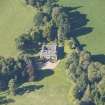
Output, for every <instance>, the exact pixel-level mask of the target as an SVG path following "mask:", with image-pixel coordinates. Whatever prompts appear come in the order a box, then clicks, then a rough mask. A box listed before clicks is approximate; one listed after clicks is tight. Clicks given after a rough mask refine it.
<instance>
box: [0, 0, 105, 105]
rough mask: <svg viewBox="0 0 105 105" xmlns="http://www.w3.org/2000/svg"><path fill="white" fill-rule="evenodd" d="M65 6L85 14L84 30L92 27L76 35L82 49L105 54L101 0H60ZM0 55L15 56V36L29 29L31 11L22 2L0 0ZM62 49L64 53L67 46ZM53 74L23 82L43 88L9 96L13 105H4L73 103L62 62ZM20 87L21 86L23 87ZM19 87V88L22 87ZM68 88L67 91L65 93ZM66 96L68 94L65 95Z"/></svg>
mask: <svg viewBox="0 0 105 105" xmlns="http://www.w3.org/2000/svg"><path fill="white" fill-rule="evenodd" d="M60 3H62V4H65V5H67V6H72V7H78V6H81V8H78V9H77V10H78V11H80V12H81V13H83V14H87V18H88V19H89V20H90V21H89V22H88V24H87V25H86V26H87V27H93V31H92V32H91V33H88V34H86V35H83V36H79V37H78V39H79V41H80V43H82V44H86V49H88V50H89V51H91V52H92V53H95V54H105V31H104V30H105V29H104V28H105V23H104V22H105V14H104V11H105V6H104V5H105V1H104V0H101V1H100V0H91V1H90V0H88V1H87V0H60ZM0 13H1V14H0V55H3V56H16V55H17V53H18V52H17V50H16V48H15V42H14V39H15V37H17V36H19V35H20V34H21V33H22V32H24V31H25V30H27V29H29V27H31V26H32V19H33V16H34V13H35V11H34V10H33V9H32V8H30V7H27V6H26V5H25V4H24V3H23V0H1V1H0ZM65 50H66V51H67V52H68V51H69V50H68V49H67V46H65ZM54 72H55V73H54V74H53V75H51V76H49V77H46V78H44V79H43V80H41V81H39V82H34V83H26V84H24V85H25V86H29V85H31V84H35V85H37V84H39V85H44V87H43V88H41V89H39V90H35V91H32V92H31V93H25V94H23V95H17V96H16V97H12V98H13V99H14V100H15V102H14V103H9V104H8V105H68V99H69V102H70V105H72V102H73V101H74V98H73V97H72V86H73V85H72V82H70V81H69V80H68V79H67V75H66V72H65V68H64V60H62V61H61V63H60V64H59V65H58V67H57V68H56V69H55V70H54ZM24 85H23V86H24ZM23 86H22V87H23ZM69 89H70V92H69ZM68 93H69V95H68Z"/></svg>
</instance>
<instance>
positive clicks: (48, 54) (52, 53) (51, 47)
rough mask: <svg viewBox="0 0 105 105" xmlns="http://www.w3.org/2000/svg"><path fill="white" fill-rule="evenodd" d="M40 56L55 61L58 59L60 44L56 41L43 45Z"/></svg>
mask: <svg viewBox="0 0 105 105" xmlns="http://www.w3.org/2000/svg"><path fill="white" fill-rule="evenodd" d="M40 58H42V59H45V60H49V61H51V62H55V61H57V60H58V46H57V44H56V43H50V44H47V45H45V44H44V45H43V46H42V49H41V52H40Z"/></svg>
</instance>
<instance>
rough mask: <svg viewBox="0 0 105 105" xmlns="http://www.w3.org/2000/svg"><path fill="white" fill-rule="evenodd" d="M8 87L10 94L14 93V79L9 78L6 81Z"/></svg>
mask: <svg viewBox="0 0 105 105" xmlns="http://www.w3.org/2000/svg"><path fill="white" fill-rule="evenodd" d="M8 87H9V94H10V95H16V84H15V80H14V79H11V80H10V81H9V83H8Z"/></svg>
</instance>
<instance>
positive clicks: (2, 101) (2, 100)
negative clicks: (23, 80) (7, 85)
mask: <svg viewBox="0 0 105 105" xmlns="http://www.w3.org/2000/svg"><path fill="white" fill-rule="evenodd" d="M14 102H15V101H14V100H13V99H10V98H9V99H7V98H6V96H3V97H0V105H7V104H9V103H14Z"/></svg>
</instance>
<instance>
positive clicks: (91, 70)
mask: <svg viewBox="0 0 105 105" xmlns="http://www.w3.org/2000/svg"><path fill="white" fill-rule="evenodd" d="M88 79H89V81H90V82H92V83H94V82H98V81H100V79H101V72H100V69H98V68H96V65H95V63H91V64H90V65H89V67H88Z"/></svg>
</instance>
